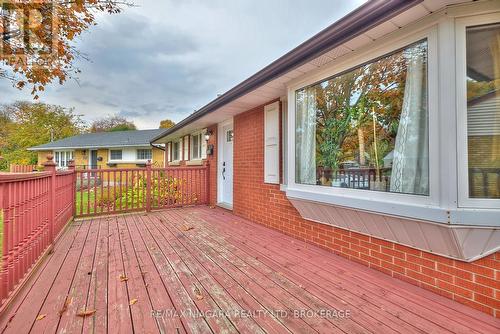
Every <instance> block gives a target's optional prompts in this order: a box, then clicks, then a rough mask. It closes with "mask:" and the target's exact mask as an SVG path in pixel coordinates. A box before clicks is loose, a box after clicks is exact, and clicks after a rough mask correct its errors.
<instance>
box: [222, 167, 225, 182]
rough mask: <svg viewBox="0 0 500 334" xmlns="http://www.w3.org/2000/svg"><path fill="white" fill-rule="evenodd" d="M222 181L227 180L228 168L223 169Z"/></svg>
mask: <svg viewBox="0 0 500 334" xmlns="http://www.w3.org/2000/svg"><path fill="white" fill-rule="evenodd" d="M222 179H223V180H225V179H226V167H224V168H222Z"/></svg>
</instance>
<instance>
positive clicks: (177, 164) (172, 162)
mask: <svg viewBox="0 0 500 334" xmlns="http://www.w3.org/2000/svg"><path fill="white" fill-rule="evenodd" d="M168 165H169V166H180V165H181V162H180V161H171V162H169V163H168Z"/></svg>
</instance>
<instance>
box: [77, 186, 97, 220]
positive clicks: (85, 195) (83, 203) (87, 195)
mask: <svg viewBox="0 0 500 334" xmlns="http://www.w3.org/2000/svg"><path fill="white" fill-rule="evenodd" d="M89 200H90V210H87V208H88V207H87V206H88V204H87V203H89ZM94 201H95V192H93V191H92V192H87V191H86V190H85V191H77V192H76V214H77V215H79V214H90V213H94ZM80 208H81V209H82V211H80Z"/></svg>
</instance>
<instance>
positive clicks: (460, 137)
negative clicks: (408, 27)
mask: <svg viewBox="0 0 500 334" xmlns="http://www.w3.org/2000/svg"><path fill="white" fill-rule="evenodd" d="M491 23H500V13H494V14H484V15H476V16H470V17H465V18H459V19H457V20H456V24H455V30H456V73H457V77H456V80H455V81H456V83H457V86H456V92H457V93H456V105H457V143H458V147H457V148H458V150H457V152H458V157H457V161H458V205H459V207H464V208H490V209H493V208H497V209H498V208H500V199H493V198H491V199H488V198H470V197H469V167H468V166H469V162H468V138H467V82H466V79H467V73H466V66H467V59H466V28H467V27H470V26H478V25H484V24H491Z"/></svg>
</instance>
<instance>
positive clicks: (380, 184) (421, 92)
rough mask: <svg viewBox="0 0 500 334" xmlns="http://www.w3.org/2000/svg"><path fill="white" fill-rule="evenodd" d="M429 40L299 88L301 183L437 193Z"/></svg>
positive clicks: (298, 171) (298, 179)
mask: <svg viewBox="0 0 500 334" xmlns="http://www.w3.org/2000/svg"><path fill="white" fill-rule="evenodd" d="M428 133H429V126H428V109H427V41H422V42H418V43H415V44H413V45H411V46H409V47H407V48H405V49H403V50H401V51H398V52H395V53H393V54H391V55H389V56H385V57H383V58H381V59H379V60H377V61H374V62H371V63H368V64H366V65H363V66H360V67H358V68H355V69H353V70H350V71H348V72H345V73H343V74H341V75H338V76H335V77H333V78H330V79H328V80H325V81H323V82H320V83H318V84H315V85H312V86H310V87H306V88H304V89H301V90H298V91H297V92H296V182H297V183H301V184H315V185H323V186H333V187H344V188H356V189H365V190H377V191H386V192H397V193H409V194H418V195H429V145H428V144H429V134H428Z"/></svg>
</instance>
